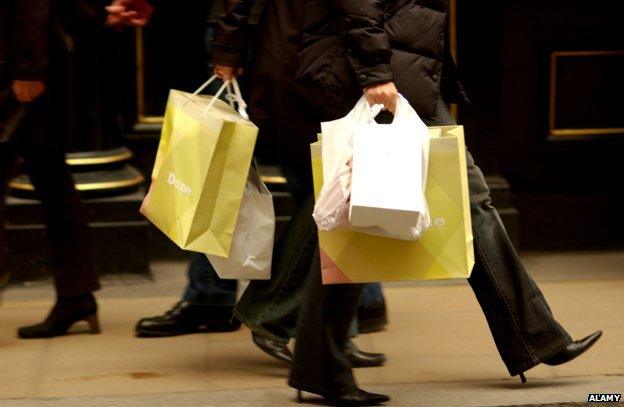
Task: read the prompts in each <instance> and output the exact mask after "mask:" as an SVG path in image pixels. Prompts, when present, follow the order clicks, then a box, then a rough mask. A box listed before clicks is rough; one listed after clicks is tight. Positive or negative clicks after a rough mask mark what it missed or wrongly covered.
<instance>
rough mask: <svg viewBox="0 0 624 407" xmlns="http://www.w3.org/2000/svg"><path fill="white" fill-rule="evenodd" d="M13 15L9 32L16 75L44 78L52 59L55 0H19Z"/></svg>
mask: <svg viewBox="0 0 624 407" xmlns="http://www.w3.org/2000/svg"><path fill="white" fill-rule="evenodd" d="M12 17H13V18H12V22H11V32H10V34H9V41H10V42H9V44H10V45H9V47H10V49H11V51H10V53H11V56H10V60H11V67H10V69H11V76H12V78H13V79H17V80H30V81H33V80H44V79H45V77H46V69H47V67H48V62H49V59H50V55H49V53H50V49H49V48H50V27H51V24H52V23H51V21H52V5H51V0H17V1H15V2H14V5H13V16H12Z"/></svg>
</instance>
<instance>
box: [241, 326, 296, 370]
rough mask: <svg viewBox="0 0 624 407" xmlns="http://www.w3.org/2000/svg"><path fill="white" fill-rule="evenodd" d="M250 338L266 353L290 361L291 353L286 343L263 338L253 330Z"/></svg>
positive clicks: (289, 362) (283, 360) (291, 358)
mask: <svg viewBox="0 0 624 407" xmlns="http://www.w3.org/2000/svg"><path fill="white" fill-rule="evenodd" d="M251 339H252V340H253V343H254V344H255V345H256V346H257V347H258V348H259V349H260V350H261V351H262V352H264V353H266V354H267V355H269V356H271V357H273V358H275V359H277V360H280V361H282V362H285V363H288V364H291V363H292V360H293V354H292V352H291V351H290V349H288V346H287V344H285V343H282V342H278V341H274V340H273V339H268V338H265V337H263V336H260V335H258V334H257V333H255V332H252V333H251Z"/></svg>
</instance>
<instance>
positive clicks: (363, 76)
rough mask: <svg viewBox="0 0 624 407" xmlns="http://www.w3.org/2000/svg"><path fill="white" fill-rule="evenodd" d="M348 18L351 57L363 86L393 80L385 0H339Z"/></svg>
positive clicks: (347, 37) (348, 43)
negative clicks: (386, 28) (385, 27)
mask: <svg viewBox="0 0 624 407" xmlns="http://www.w3.org/2000/svg"><path fill="white" fill-rule="evenodd" d="M337 2H338V4H339V5H340V7H341V8H342V10H343V11H344V13H345V14H346V15H347V17H348V19H349V27H348V31H347V33H346V41H347V46H348V48H349V51H348V52H349V61H350V62H351V66H352V67H353V69H354V70H355V72H356V73H357V77H358V79H359V81H360V85H362V87H367V86H371V85H376V84H380V83H386V82H391V81H392V80H393V77H392V71H391V70H390V58H391V57H392V48H391V46H390V40H389V39H388V35H387V34H386V32H385V31H384V8H385V4H386V2H385V0H337Z"/></svg>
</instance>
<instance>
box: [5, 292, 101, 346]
mask: <svg viewBox="0 0 624 407" xmlns="http://www.w3.org/2000/svg"><path fill="white" fill-rule="evenodd" d="M78 321H85V322H86V323H87V324H88V325H89V330H90V332H91V333H93V334H99V333H100V323H99V321H98V318H97V303H96V302H95V297H93V294H91V293H88V294H84V295H79V296H74V297H59V298H58V300H57V301H56V304H54V307H53V308H52V310H51V311H50V314H49V315H48V317H47V318H46V319H45V321H43V322H41V323H39V324H35V325H30V326H25V327H22V328H19V329H18V330H17V335H18V336H19V337H20V338H22V339H36V338H52V337H54V336H61V335H65V334H66V333H67V331H68V330H69V328H71V326H72V325H73V324H74V323H76V322H78Z"/></svg>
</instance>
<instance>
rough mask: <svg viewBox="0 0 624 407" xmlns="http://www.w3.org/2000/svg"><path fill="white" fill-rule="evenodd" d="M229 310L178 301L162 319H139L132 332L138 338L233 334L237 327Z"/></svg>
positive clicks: (236, 322)
mask: <svg viewBox="0 0 624 407" xmlns="http://www.w3.org/2000/svg"><path fill="white" fill-rule="evenodd" d="M233 309H234V307H217V306H214V305H205V304H197V303H193V302H189V301H180V302H178V303H177V304H175V305H174V306H173V307H172V308H171V309H170V310H169V311H167V312H165V314H163V315H159V316H156V317H150V318H143V319H141V320H140V321H139V322H137V324H136V327H135V328H134V330H135V332H136V336H138V337H139V338H163V337H167V336H177V335H187V334H194V333H199V332H231V331H236V330H237V329H239V328H240V325H241V324H240V321H238V320H235V321H233V320H232V311H233Z"/></svg>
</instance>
